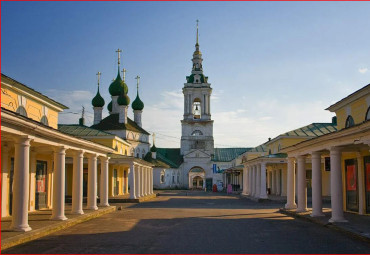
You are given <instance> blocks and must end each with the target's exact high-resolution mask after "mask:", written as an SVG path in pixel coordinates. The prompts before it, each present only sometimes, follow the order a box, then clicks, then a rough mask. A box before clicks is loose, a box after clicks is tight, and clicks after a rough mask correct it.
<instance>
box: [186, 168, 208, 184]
mask: <svg viewBox="0 0 370 255" xmlns="http://www.w3.org/2000/svg"><path fill="white" fill-rule="evenodd" d="M205 178H206V172H205V171H204V169H203V168H201V167H193V168H192V169H190V171H189V188H190V189H204V187H205V182H206V181H205Z"/></svg>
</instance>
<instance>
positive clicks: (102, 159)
mask: <svg viewBox="0 0 370 255" xmlns="http://www.w3.org/2000/svg"><path fill="white" fill-rule="evenodd" d="M99 158H100V160H101V162H103V163H107V162H108V163H109V160H110V157H103V156H102V157H99Z"/></svg>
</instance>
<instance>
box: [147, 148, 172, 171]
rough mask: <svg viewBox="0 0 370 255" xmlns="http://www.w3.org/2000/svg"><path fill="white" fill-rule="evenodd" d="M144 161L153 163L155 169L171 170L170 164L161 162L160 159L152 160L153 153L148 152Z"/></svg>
mask: <svg viewBox="0 0 370 255" xmlns="http://www.w3.org/2000/svg"><path fill="white" fill-rule="evenodd" d="M157 155H158V154H157ZM157 157H158V156H157ZM144 160H146V161H148V162H150V163H152V164H153V165H154V166H155V167H163V168H171V166H169V165H168V164H166V163H165V162H164V161H162V160H160V159H159V158H156V159H154V158H152V153H151V152H148V153H147V154H146V155H145V157H144Z"/></svg>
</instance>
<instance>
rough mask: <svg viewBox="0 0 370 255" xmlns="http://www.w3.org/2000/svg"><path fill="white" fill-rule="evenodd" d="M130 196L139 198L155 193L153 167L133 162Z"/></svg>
mask: <svg viewBox="0 0 370 255" xmlns="http://www.w3.org/2000/svg"><path fill="white" fill-rule="evenodd" d="M129 184H130V198H131V199H137V198H141V197H145V196H148V195H152V194H153V169H152V168H151V167H146V166H141V165H137V164H135V163H132V164H131V166H130V175H129Z"/></svg>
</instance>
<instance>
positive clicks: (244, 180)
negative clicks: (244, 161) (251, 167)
mask: <svg viewBox="0 0 370 255" xmlns="http://www.w3.org/2000/svg"><path fill="white" fill-rule="evenodd" d="M242 194H243V195H246V194H247V168H246V167H243V192H242Z"/></svg>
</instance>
